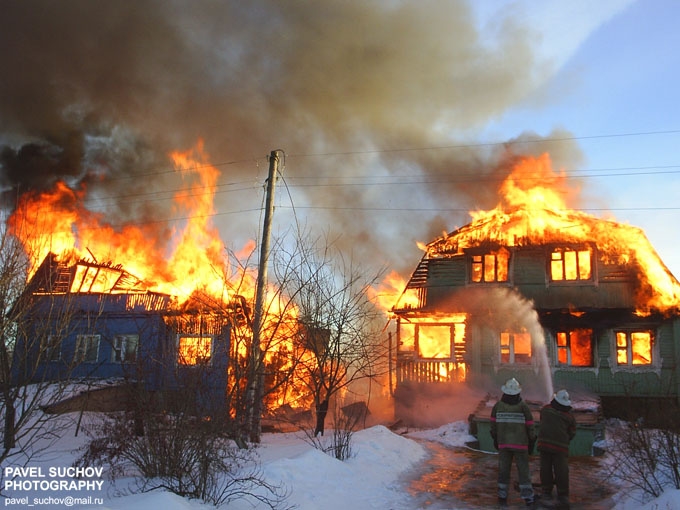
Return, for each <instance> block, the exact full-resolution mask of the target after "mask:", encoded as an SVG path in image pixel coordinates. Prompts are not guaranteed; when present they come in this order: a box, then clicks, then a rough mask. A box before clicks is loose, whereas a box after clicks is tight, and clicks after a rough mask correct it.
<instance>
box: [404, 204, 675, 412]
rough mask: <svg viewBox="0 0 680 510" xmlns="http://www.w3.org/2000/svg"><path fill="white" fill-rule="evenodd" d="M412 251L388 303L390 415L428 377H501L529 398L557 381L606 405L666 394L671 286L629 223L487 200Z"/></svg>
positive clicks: (446, 380)
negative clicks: (416, 257) (410, 265)
mask: <svg viewBox="0 0 680 510" xmlns="http://www.w3.org/2000/svg"><path fill="white" fill-rule="evenodd" d="M425 251H426V253H425V255H424V257H423V258H422V260H421V261H420V263H419V264H418V266H417V267H416V269H415V271H414V272H413V274H412V276H411V278H410V280H409V282H408V284H407V286H406V289H405V291H404V293H403V294H402V296H401V298H400V300H399V301H398V303H397V304H396V305H395V307H394V309H393V312H394V314H395V316H396V322H397V342H396V347H395V353H394V358H395V359H396V365H395V390H394V395H395V400H396V414H397V416H398V417H399V416H408V415H409V409H410V407H411V406H412V405H413V403H414V400H415V399H417V398H418V395H421V394H428V393H433V392H436V388H437V387H440V388H441V387H442V386H445V385H451V384H452V383H455V382H459V383H464V384H467V385H473V386H477V387H480V388H485V389H488V391H490V392H493V391H499V390H498V389H499V388H500V386H501V384H503V383H504V382H505V381H506V380H507V379H509V378H510V377H515V378H517V379H518V380H519V381H520V382H521V384H522V386H523V395H525V396H526V397H528V398H533V399H535V400H536V401H538V402H541V401H542V402H548V401H549V400H550V398H551V395H552V391H553V389H555V390H556V389H559V388H566V389H568V390H570V391H571V392H573V393H574V394H578V395H584V396H587V397H588V398H591V397H592V398H595V399H596V400H598V401H599V402H601V405H602V408H601V409H600V411H604V413H605V414H610V415H617V414H621V413H623V414H626V413H628V415H630V414H633V415H634V414H636V413H641V412H644V410H645V409H647V410H648V409H649V408H650V404H656V403H658V402H665V403H670V404H671V405H673V406H676V405H677V403H678V399H679V398H680V321H679V320H678V318H679V317H680V315H679V313H678V311H679V308H678V303H679V302H680V300H679V299H678V298H679V297H680V292H679V289H680V286H679V285H678V281H677V280H676V279H675V277H674V276H673V275H672V274H671V273H670V271H669V270H668V269H667V268H666V267H665V265H664V264H663V263H662V261H661V260H660V259H659V257H658V255H657V254H656V253H655V251H654V250H653V248H652V247H651V245H650V243H649V242H648V240H647V239H646V237H645V236H644V234H643V233H642V232H641V231H640V230H639V229H636V228H634V227H630V226H628V225H622V224H618V223H615V222H611V221H605V220H600V219H596V218H594V217H592V216H590V215H587V214H584V213H580V212H560V213H556V212H553V211H537V210H532V211H527V210H520V209H516V210H514V211H510V212H502V211H493V212H491V213H488V214H485V215H481V216H480V217H478V218H477V219H476V220H475V221H473V222H472V223H470V224H468V225H466V226H464V227H462V228H459V229H457V230H455V231H453V232H451V233H449V234H445V235H443V236H442V237H441V238H438V239H436V240H434V241H432V242H431V243H429V244H428V245H427V247H426V250H425ZM652 407H653V406H652ZM623 417H627V416H623Z"/></svg>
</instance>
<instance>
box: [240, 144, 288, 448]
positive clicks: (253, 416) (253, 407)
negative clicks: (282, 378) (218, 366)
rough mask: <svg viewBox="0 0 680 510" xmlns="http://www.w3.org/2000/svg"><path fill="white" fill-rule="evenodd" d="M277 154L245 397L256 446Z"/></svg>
mask: <svg viewBox="0 0 680 510" xmlns="http://www.w3.org/2000/svg"><path fill="white" fill-rule="evenodd" d="M279 152H281V151H280V150H274V151H271V153H270V154H269V175H268V177H267V192H266V199H265V210H264V226H263V229H262V244H261V246H260V262H259V267H258V271H257V284H256V289H255V311H254V315H253V344H252V347H251V360H250V381H249V391H248V395H247V406H248V409H247V412H248V418H249V419H248V431H249V434H250V441H251V442H253V443H259V442H260V439H261V435H262V403H263V402H262V400H263V398H264V356H263V352H262V345H261V341H262V340H261V333H262V323H263V317H264V300H265V292H266V286H267V263H268V262H269V245H270V239H271V221H272V214H273V213H274V191H275V189H276V174H277V172H278V166H279Z"/></svg>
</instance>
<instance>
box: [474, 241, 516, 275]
mask: <svg viewBox="0 0 680 510" xmlns="http://www.w3.org/2000/svg"><path fill="white" fill-rule="evenodd" d="M509 260H510V253H509V252H508V251H507V250H505V249H501V250H499V251H498V252H491V253H485V254H483V255H472V259H471V271H470V275H471V280H472V281H473V282H475V283H481V282H484V283H488V282H507V281H508V262H509Z"/></svg>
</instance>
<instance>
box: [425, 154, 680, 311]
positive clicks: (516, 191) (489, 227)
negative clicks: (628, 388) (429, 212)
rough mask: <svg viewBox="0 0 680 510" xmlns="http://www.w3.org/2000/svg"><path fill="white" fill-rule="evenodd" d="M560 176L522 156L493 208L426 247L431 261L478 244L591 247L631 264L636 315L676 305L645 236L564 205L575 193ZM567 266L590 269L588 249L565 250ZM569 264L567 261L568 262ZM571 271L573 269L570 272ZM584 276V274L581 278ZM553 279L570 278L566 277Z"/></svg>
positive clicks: (605, 257) (544, 161)
mask: <svg viewBox="0 0 680 510" xmlns="http://www.w3.org/2000/svg"><path fill="white" fill-rule="evenodd" d="M566 182H567V181H566V177H565V176H564V174H563V173H558V172H555V171H554V170H553V169H552V165H551V161H550V157H549V155H548V154H543V155H542V156H540V157H537V158H535V157H525V158H523V159H522V160H521V161H519V162H518V163H517V164H516V165H515V167H514V168H513V170H512V172H511V173H510V175H509V176H508V177H507V179H506V180H505V181H504V182H503V184H502V185H501V187H500V190H499V192H500V193H499V194H500V203H499V205H498V206H497V207H496V208H495V209H492V210H488V211H473V212H471V213H470V215H471V217H472V222H471V223H470V224H469V225H467V226H465V227H463V228H460V229H458V230H456V231H455V232H452V233H451V234H449V235H444V236H443V237H441V238H439V239H436V240H435V241H433V242H431V243H430V244H428V245H427V247H426V251H427V256H428V257H430V258H437V257H446V256H450V255H455V254H460V253H462V252H463V249H465V248H469V247H473V246H478V245H480V244H482V243H488V242H496V243H498V244H499V245H500V246H523V245H540V244H547V243H551V242H555V243H574V244H584V245H595V246H596V247H597V250H598V256H599V257H600V259H601V260H602V262H603V263H605V264H622V265H629V264H635V266H634V267H635V269H636V270H637V274H638V275H639V277H640V283H641V285H640V289H639V292H638V294H639V295H638V296H637V303H638V311H640V312H641V313H647V312H648V311H649V310H651V309H657V310H660V311H668V310H670V309H675V308H677V307H678V306H679V305H680V284H679V283H678V281H677V280H676V278H675V277H674V276H673V275H672V274H671V272H670V271H669V270H668V268H667V267H666V266H665V265H664V263H663V262H662V261H661V259H660V257H659V256H658V254H657V253H656V251H655V250H654V248H653V247H652V245H651V243H650V242H649V240H648V239H647V237H646V236H645V234H644V232H643V231H642V230H641V229H639V228H636V227H633V226H630V225H627V224H622V223H617V222H614V221H609V220H603V219H601V218H597V217H595V216H592V215H590V214H587V213H585V212H582V211H578V210H574V209H571V208H569V206H568V204H569V203H570V202H571V201H572V199H573V198H574V197H575V196H576V195H577V194H578V190H577V189H570V188H569V187H568V186H567V185H566ZM565 256H568V257H573V258H574V263H573V264H572V266H573V267H574V268H578V267H579V266H580V267H582V268H585V267H589V266H590V264H589V263H588V262H589V259H588V257H590V256H592V253H591V252H590V251H589V249H585V248H584V249H583V250H582V252H570V253H568V254H565ZM567 262H568V261H567ZM572 270H573V269H572ZM585 277H586V278H588V277H589V275H585ZM554 279H571V278H570V275H569V274H565V275H563V276H561V277H559V276H555V277H554Z"/></svg>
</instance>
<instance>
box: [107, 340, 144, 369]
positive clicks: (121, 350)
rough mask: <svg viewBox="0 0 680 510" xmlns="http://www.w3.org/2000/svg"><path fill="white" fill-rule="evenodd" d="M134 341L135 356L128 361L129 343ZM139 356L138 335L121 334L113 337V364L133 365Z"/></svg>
mask: <svg viewBox="0 0 680 510" xmlns="http://www.w3.org/2000/svg"><path fill="white" fill-rule="evenodd" d="M132 339H134V344H135V348H134V355H133V356H132V357H131V358H130V359H128V353H129V349H128V343H129V341H130V340H132ZM138 355H139V335H138V334H133V333H129V334H120V335H115V336H114V337H113V343H112V345H111V361H112V362H113V363H120V364H131V363H136V362H137V357H138Z"/></svg>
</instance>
